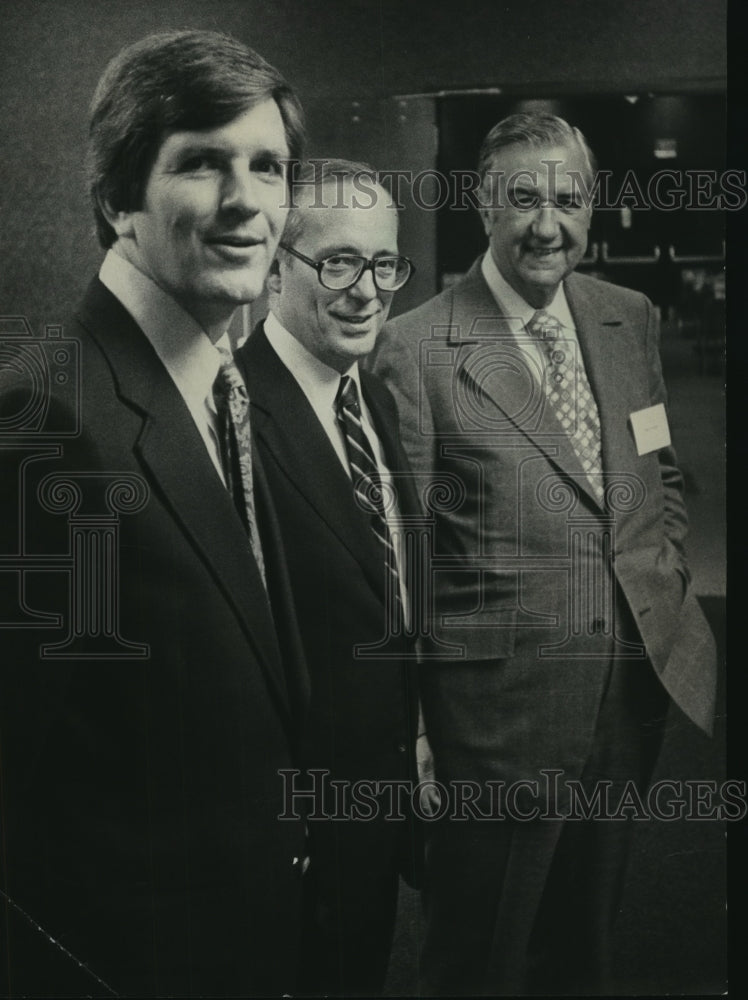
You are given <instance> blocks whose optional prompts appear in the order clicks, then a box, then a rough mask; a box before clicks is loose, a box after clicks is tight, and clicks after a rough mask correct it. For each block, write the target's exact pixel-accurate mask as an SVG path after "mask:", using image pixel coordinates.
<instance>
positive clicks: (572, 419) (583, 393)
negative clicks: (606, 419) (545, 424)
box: [527, 309, 605, 506]
mask: <svg viewBox="0 0 748 1000" xmlns="http://www.w3.org/2000/svg"><path fill="white" fill-rule="evenodd" d="M527 329H528V331H529V333H530V334H531V335H532V336H533V337H535V338H537V340H539V341H540V343H541V344H542V346H543V349H544V351H545V353H546V354H547V356H548V361H549V367H548V370H547V372H546V377H545V378H544V379H543V388H544V389H545V394H546V397H547V398H548V402H549V403H550V404H551V406H552V407H553V412H554V413H555V415H556V418H557V419H558V421H559V422H560V424H561V426H562V427H563V428H564V430H565V431H566V432H567V434H568V435H569V440H570V441H571V444H572V447H573V448H574V451H575V452H576V455H577V458H578V459H579V461H580V462H581V464H582V468H583V469H584V471H585V472H586V473H587V478H588V480H589V482H590V486H591V487H592V490H593V492H594V494H595V496H596V497H597V499H598V501H599V503H600V506H603V505H604V498H605V491H604V489H603V478H602V459H601V435H600V417H599V415H598V412H597V404H596V403H595V398H594V396H593V395H592V390H591V389H590V384H589V382H588V381H587V375H586V373H585V370H584V365H583V364H582V363H581V359H580V360H579V361H575V357H574V351H573V347H572V345H569V344H565V343H560V344H559V343H557V341H558V338H559V337H560V336H561V332H562V329H563V326H562V324H561V323H560V322H559V320H557V319H556V317H555V316H552V315H551V314H550V313H548V312H546V311H545V309H538V310H537V311H536V312H535V313H534V315H533V317H532V319H531V320H530V322H529V323H528V325H527Z"/></svg>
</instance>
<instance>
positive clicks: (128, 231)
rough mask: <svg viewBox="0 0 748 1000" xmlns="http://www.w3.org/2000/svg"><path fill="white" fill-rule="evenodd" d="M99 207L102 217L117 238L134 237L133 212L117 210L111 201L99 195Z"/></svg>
mask: <svg viewBox="0 0 748 1000" xmlns="http://www.w3.org/2000/svg"><path fill="white" fill-rule="evenodd" d="M98 200H99V207H100V208H101V211H102V213H103V215H104V218H105V219H106V221H107V222H108V223H109V225H110V226H111V227H112V229H113V230H114V231H115V233H116V234H117V237H118V238H119V239H122V238H123V237H127V236H130V237H134V236H135V222H134V216H135V213H134V212H124V211H122V210H119V211H118V210H117V209H115V208H113V207H112V204H111V202H110V201H109V200H108V199H106V198H102V197H101V196H99V199H98Z"/></svg>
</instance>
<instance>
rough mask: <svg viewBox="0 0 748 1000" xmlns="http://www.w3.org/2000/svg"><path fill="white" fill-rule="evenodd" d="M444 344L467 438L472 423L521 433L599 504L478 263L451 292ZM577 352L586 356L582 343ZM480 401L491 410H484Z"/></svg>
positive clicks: (483, 428)
mask: <svg viewBox="0 0 748 1000" xmlns="http://www.w3.org/2000/svg"><path fill="white" fill-rule="evenodd" d="M576 318H577V317H576V315H575V321H576ZM448 339H449V341H450V343H451V344H453V345H454V346H455V349H456V350H457V352H458V354H457V357H456V360H455V365H456V368H457V371H458V372H459V376H458V377H459V378H460V380H461V382H462V386H458V387H457V395H458V396H459V393H460V389H462V390H463V399H462V400H459V399H458V400H457V402H458V405H460V404H461V405H460V409H461V415H462V416H463V419H464V420H465V422H466V426H467V427H468V433H470V425H471V423H472V425H473V427H474V430H475V432H476V433H482V434H485V433H495V434H496V435H502V434H503V435H505V434H507V433H512V432H513V431H520V432H521V433H522V434H524V435H525V436H526V437H528V438H529V439H530V441H532V443H533V445H534V446H535V447H536V448H538V449H539V450H540V451H541V452H542V453H543V454H544V455H545V456H546V458H547V459H548V460H549V462H551V463H552V464H553V465H555V466H556V467H557V468H558V469H559V470H560V471H562V472H564V473H566V474H567V475H571V476H573V477H574V481H575V482H576V483H577V484H578V486H579V488H580V489H581V490H582V491H583V492H585V493H586V494H587V495H588V496H589V497H590V499H591V500H592V502H594V503H595V504H597V500H596V499H595V496H594V494H593V492H592V489H591V487H590V484H589V481H588V480H587V476H586V475H585V473H584V470H583V469H582V465H581V463H580V461H579V459H578V458H577V455H576V452H575V451H574V448H573V447H572V444H571V441H570V440H569V437H568V435H567V434H566V433H565V432H564V431H563V429H562V428H561V425H560V424H559V422H558V420H557V419H556V417H555V415H554V414H553V413H552V411H551V408H550V406H548V404H547V401H546V396H545V393H544V391H543V389H542V388H541V386H540V382H539V379H540V377H541V372H540V370H539V369H538V370H537V371H534V372H530V371H528V370H527V364H528V362H527V359H526V358H525V356H524V354H522V353H521V352H520V351H519V350H518V349H517V346H516V340H515V337H514V334H513V333H512V330H511V328H510V326H509V323H508V321H507V317H506V315H505V313H504V312H503V311H502V310H501V308H500V307H499V306H498V305H497V303H496V300H495V299H494V297H493V295H492V294H491V291H490V290H489V288H488V285H487V284H486V282H485V279H484V278H483V275H482V272H481V269H480V261H477V262H476V263H475V264H474V265H473V267H472V268H471V270H470V271H469V272H468V274H467V275H466V277H465V280H464V283H463V284H462V285H460V286H458V287H456V288H455V295H454V306H453V311H452V321H451V327H450V330H449V332H448ZM580 346H581V347H582V350H583V351H584V344H583V343H582V341H581V339H580ZM593 391H594V387H593ZM484 397H488V399H490V401H491V403H492V404H493V406H488V407H486V406H485V404H484V403H483V399H484ZM496 409H498V413H497V412H496Z"/></svg>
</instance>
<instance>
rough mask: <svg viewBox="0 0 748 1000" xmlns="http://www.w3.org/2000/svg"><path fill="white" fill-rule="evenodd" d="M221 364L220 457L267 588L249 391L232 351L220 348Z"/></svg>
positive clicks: (217, 389) (217, 395) (216, 389)
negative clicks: (257, 502) (254, 473)
mask: <svg viewBox="0 0 748 1000" xmlns="http://www.w3.org/2000/svg"><path fill="white" fill-rule="evenodd" d="M218 353H219V354H220V355H221V367H220V368H219V369H218V375H217V376H216V380H215V382H214V383H213V398H214V400H215V404H216V409H217V411H218V418H219V426H220V435H219V437H220V443H221V459H222V463H223V469H224V473H225V476H226V486H227V488H228V490H229V492H230V493H231V495H232V496H233V498H234V503H235V504H236V508H237V510H238V512H239V516H240V517H241V519H242V522H243V523H244V527H245V528H246V530H247V533H248V535H249V541H250V545H251V546H252V552H253V553H254V557H255V560H256V562H257V568H258V569H259V571H260V576H261V577H262V582H263V583H264V584H265V589H266V590H267V580H266V577H265V560H264V558H263V555H262V544H261V542H260V532H259V529H258V527H257V515H256V513H255V499H254V486H253V482H252V433H251V430H250V426H249V394H248V392H247V387H246V385H245V384H244V379H243V378H242V376H241V372H240V371H239V369H238V368H237V366H236V364H235V362H234V359H233V357H232V356H231V354H230V353H229V352H228V351H226V350H223V349H222V348H220V347H219V348H218Z"/></svg>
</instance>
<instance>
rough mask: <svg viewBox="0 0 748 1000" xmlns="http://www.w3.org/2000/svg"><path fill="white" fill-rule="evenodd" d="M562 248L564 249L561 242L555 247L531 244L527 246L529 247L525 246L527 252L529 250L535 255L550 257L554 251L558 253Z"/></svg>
mask: <svg viewBox="0 0 748 1000" xmlns="http://www.w3.org/2000/svg"><path fill="white" fill-rule="evenodd" d="M563 249H564V247H563V244H560V245H559V246H557V247H533V246H529V247H527V252H529V253H531V254H534V255H535V256H536V257H550V256H552V255H553V254H554V253H559V252H560V251H561V250H563Z"/></svg>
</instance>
